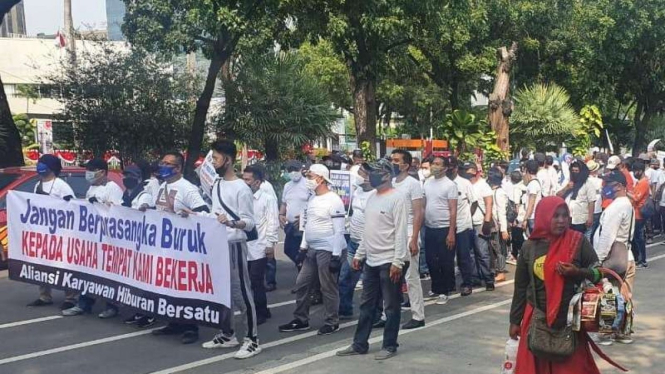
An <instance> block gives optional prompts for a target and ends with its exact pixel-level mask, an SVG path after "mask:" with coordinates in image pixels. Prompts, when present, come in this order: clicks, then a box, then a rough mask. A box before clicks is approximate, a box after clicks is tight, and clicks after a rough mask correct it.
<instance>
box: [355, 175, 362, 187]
mask: <svg viewBox="0 0 665 374" xmlns="http://www.w3.org/2000/svg"><path fill="white" fill-rule="evenodd" d="M363 183H365V178H363V177H361V176H360V175H358V174H355V175H354V180H353V184H354V185H355V186H356V187H360V185H362V184H363Z"/></svg>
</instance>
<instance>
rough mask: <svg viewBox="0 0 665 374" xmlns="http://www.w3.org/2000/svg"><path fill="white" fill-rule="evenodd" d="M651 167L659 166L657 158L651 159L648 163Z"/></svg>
mask: <svg viewBox="0 0 665 374" xmlns="http://www.w3.org/2000/svg"><path fill="white" fill-rule="evenodd" d="M650 163H651V165H660V161H658V159H657V158H652V159H651V161H650Z"/></svg>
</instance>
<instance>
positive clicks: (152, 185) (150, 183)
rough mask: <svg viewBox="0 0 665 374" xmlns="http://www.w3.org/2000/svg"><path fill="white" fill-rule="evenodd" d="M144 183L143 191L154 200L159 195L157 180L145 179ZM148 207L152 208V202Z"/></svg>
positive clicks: (159, 185)
mask: <svg viewBox="0 0 665 374" xmlns="http://www.w3.org/2000/svg"><path fill="white" fill-rule="evenodd" d="M144 183H145V187H143V190H145V191H147V192H148V193H149V194H150V196H151V197H152V198H153V199H155V197H156V196H157V195H158V194H159V188H160V187H161V184H160V183H159V180H158V179H157V178H150V179H147V180H146V181H145V182H144ZM150 205H151V206H152V201H151V202H150Z"/></svg>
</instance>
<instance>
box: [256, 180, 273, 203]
mask: <svg viewBox="0 0 665 374" xmlns="http://www.w3.org/2000/svg"><path fill="white" fill-rule="evenodd" d="M259 189H260V190H261V191H263V192H267V193H269V194H270V196H272V197H274V198H275V201H277V194H276V193H275V187H273V186H272V183H270V182H268V181H263V183H261V186H260V187H259Z"/></svg>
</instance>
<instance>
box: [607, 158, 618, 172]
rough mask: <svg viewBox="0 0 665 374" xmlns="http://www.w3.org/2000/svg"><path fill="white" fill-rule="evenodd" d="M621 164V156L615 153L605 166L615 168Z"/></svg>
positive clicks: (610, 168)
mask: <svg viewBox="0 0 665 374" xmlns="http://www.w3.org/2000/svg"><path fill="white" fill-rule="evenodd" d="M620 164H621V158H619V156H616V155H614V156H612V157H610V158H609V159H608V160H607V166H606V167H605V168H606V169H609V170H614V169H616V167H617V166H619V165H620Z"/></svg>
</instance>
